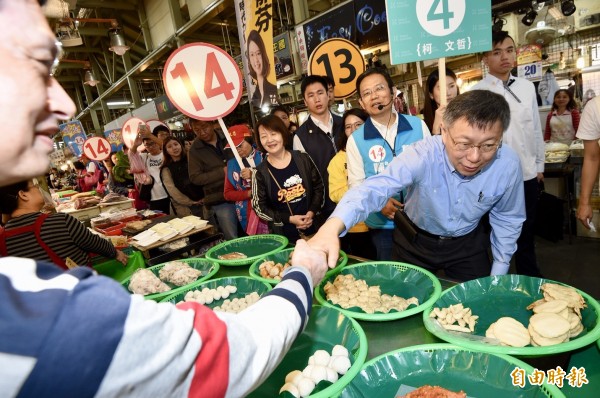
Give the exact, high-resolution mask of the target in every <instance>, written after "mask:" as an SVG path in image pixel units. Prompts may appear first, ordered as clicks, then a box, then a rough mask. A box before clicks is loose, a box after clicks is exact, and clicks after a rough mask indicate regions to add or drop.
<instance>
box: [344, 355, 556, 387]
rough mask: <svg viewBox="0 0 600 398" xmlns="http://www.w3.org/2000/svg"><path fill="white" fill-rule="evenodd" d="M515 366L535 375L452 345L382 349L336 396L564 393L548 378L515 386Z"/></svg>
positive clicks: (508, 360) (513, 362)
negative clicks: (427, 389)
mask: <svg viewBox="0 0 600 398" xmlns="http://www.w3.org/2000/svg"><path fill="white" fill-rule="evenodd" d="M515 369H522V371H523V373H522V374H523V377H524V379H525V380H527V378H528V377H533V376H532V375H533V374H534V369H533V368H532V367H531V366H530V365H528V364H526V363H525V362H523V361H521V360H519V359H516V358H513V357H511V356H508V355H502V354H490V353H486V352H481V351H473V350H469V349H466V348H462V347H457V346H453V345H450V344H424V345H417V346H413V347H406V348H402V349H399V350H395V351H391V352H388V353H385V354H383V355H380V356H378V357H376V358H374V359H372V360H370V361H368V362H367V363H365V364H364V366H363V367H362V369H361V371H360V373H359V374H358V375H357V376H356V377H355V378H354V379H353V380H352V382H350V384H348V385H347V386H346V388H345V389H344V390H343V391H342V393H341V395H340V397H341V398H354V397H390V398H392V397H400V396H406V394H410V393H411V392H413V391H415V390H417V389H418V388H420V387H423V386H439V387H441V388H444V389H447V390H450V391H452V392H453V394H460V392H464V393H465V394H466V395H467V396H468V397H522V398H539V397H545V398H549V397H551V398H563V397H564V394H563V393H562V392H561V391H560V389H559V388H558V387H556V386H555V385H553V384H550V383H548V382H547V381H546V380H542V381H540V384H539V385H536V384H531V383H524V384H523V385H519V384H516V383H515V380H514V379H513V378H512V377H511V372H513V371H514V370H515ZM408 396H409V397H410V396H411V395H408ZM425 396H427V395H425ZM449 396H450V397H455V396H460V395H449ZM440 397H445V395H440Z"/></svg>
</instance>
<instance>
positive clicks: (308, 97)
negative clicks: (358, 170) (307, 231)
mask: <svg viewBox="0 0 600 398" xmlns="http://www.w3.org/2000/svg"><path fill="white" fill-rule="evenodd" d="M300 89H301V92H302V97H303V98H304V103H305V104H306V106H307V108H308V111H309V112H310V116H309V117H308V119H306V121H305V122H304V123H303V124H302V126H300V127H299V128H298V130H296V134H294V150H297V151H303V152H306V153H308V154H309V155H310V157H311V158H312V160H313V161H314V162H315V165H316V166H317V168H318V169H319V172H320V173H321V177H323V185H324V186H325V204H324V205H323V209H321V213H320V214H318V215H317V216H316V217H315V225H316V227H317V228H319V227H320V226H321V225H322V224H323V222H325V220H326V219H327V217H329V215H330V214H331V213H332V212H333V209H335V203H333V202H332V201H331V199H330V198H329V175H328V174H327V166H329V162H330V161H331V159H332V158H333V157H334V156H335V154H336V153H337V148H336V145H335V142H336V140H337V137H338V136H339V135H341V134H344V131H343V129H344V127H343V126H342V118H341V117H339V116H337V115H334V114H332V113H331V112H330V110H329V91H328V88H327V80H326V79H325V78H324V77H323V76H317V75H311V76H307V77H305V78H304V80H302V85H301V88H300Z"/></svg>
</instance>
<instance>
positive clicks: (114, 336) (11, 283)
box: [0, 258, 312, 397]
mask: <svg viewBox="0 0 600 398" xmlns="http://www.w3.org/2000/svg"><path fill="white" fill-rule="evenodd" d="M0 284H1V285H2V286H3V287H4V289H1V290H0V299H2V300H3V305H2V306H0V315H1V319H2V320H3V324H5V325H7V326H4V325H3V327H2V328H0V366H1V367H2V368H3V369H8V368H10V372H7V371H4V370H3V371H2V372H0V390H2V391H3V392H8V394H7V395H8V396H79V397H83V396H96V397H116V396H128V397H162V396H165V397H166V396H169V397H185V396H189V397H224V396H226V397H240V396H245V395H246V394H247V393H248V392H250V391H251V390H252V389H254V388H255V387H256V386H258V385H259V384H260V383H261V382H262V381H264V379H265V378H266V377H267V376H268V375H269V374H270V373H271V372H272V370H273V369H274V368H275V367H276V366H277V365H278V364H279V362H280V361H281V359H282V358H283V356H284V354H285V353H286V352H287V350H288V349H289V348H290V346H291V344H292V342H293V341H294V339H295V338H296V337H297V336H298V334H299V333H300V332H301V330H302V328H303V327H304V325H305V324H306V321H307V316H308V313H309V309H310V305H311V298H310V296H311V294H310V292H312V285H311V280H310V277H309V274H308V272H307V271H306V270H304V269H299V268H297V267H292V268H290V269H289V271H288V272H287V273H286V275H285V276H284V278H283V280H282V282H280V284H279V285H278V286H277V287H275V288H274V289H273V291H272V292H273V293H272V294H269V295H267V296H266V297H264V298H262V299H261V300H259V302H258V303H256V304H254V305H253V306H251V307H249V308H248V309H246V310H245V311H242V312H241V313H239V314H226V313H215V312H213V311H212V310H210V309H209V308H207V307H204V306H201V305H200V304H198V303H183V304H181V305H179V306H173V305H171V304H168V303H161V304H159V303H155V302H152V301H147V300H144V298H143V297H142V296H139V295H129V294H128V293H127V292H126V291H125V290H124V289H123V288H122V286H120V285H119V284H117V283H115V282H114V281H112V280H110V279H108V278H105V277H101V276H93V274H92V271H91V270H89V269H87V268H85V267H80V268H77V269H74V270H71V271H69V272H68V273H61V272H60V270H59V269H58V268H56V267H54V266H50V265H47V266H44V267H42V268H40V267H39V266H38V267H36V263H35V261H33V260H26V259H15V258H6V259H1V260H0Z"/></svg>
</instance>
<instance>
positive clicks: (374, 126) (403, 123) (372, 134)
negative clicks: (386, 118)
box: [365, 110, 412, 140]
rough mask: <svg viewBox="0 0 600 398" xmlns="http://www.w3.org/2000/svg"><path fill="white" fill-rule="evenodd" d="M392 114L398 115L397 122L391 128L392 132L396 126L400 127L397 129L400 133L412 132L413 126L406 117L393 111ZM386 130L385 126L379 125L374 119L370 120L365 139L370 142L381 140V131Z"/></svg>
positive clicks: (367, 123) (366, 123) (368, 120)
mask: <svg viewBox="0 0 600 398" xmlns="http://www.w3.org/2000/svg"><path fill="white" fill-rule="evenodd" d="M392 112H394V115H396V121H395V122H394V124H392V126H390V131H393V130H394V126H398V127H397V129H396V131H397V132H398V133H401V132H403V131H409V130H412V126H411V125H410V123H409V121H408V120H407V119H406V117H404V115H402V114H399V113H397V112H396V111H395V110H392ZM385 128H386V126H385V125H384V124H381V123H377V122H376V121H375V120H373V119H372V118H368V119H367V121H366V122H365V139H366V140H370V139H373V138H380V137H381V133H380V132H379V131H380V130H384V129H385Z"/></svg>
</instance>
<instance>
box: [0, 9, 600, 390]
mask: <svg viewBox="0 0 600 398" xmlns="http://www.w3.org/2000/svg"><path fill="white" fill-rule="evenodd" d="M41 3H43V0H40V1H35V0H0V22H6V24H5V25H7V26H8V25H10V26H11V27H12V28H13V29H10V30H7V32H6V36H5V38H4V39H5V40H4V41H3V42H2V43H0V66H1V67H0V78H1V79H2V81H3V83H4V84H3V91H2V93H0V104H1V105H3V106H0V112H2V114H3V115H4V117H3V120H4V121H5V123H7V124H8V125H7V128H6V129H5V130H4V131H9V132H10V134H11V140H12V143H13V145H10V146H8V145H7V146H4V147H3V148H4V149H3V156H2V157H0V187H1V189H0V207H1V210H2V212H3V213H6V214H8V215H9V219H8V220H7V221H6V225H5V227H3V228H2V229H1V230H0V253H1V254H2V256H3V257H2V258H0V283H1V284H2V286H3V289H2V290H0V300H1V301H2V303H3V305H2V306H0V319H1V320H2V325H3V327H2V328H0V363H2V364H4V365H5V366H3V367H2V370H0V385H2V390H3V392H4V393H5V394H6V395H7V396H16V395H22V396H34V395H41V396H71V395H76V396H94V395H99V396H127V395H132V394H133V395H139V396H156V395H161V396H167V395H168V396H190V395H204V394H210V395H211V396H244V395H246V394H247V393H248V392H250V391H252V390H253V389H254V388H256V386H258V385H259V384H260V383H261V382H262V381H264V380H265V379H266V377H267V376H268V375H269V374H270V373H271V372H272V371H273V370H274V369H275V367H276V366H277V364H278V363H279V362H280V361H281V359H282V358H283V356H284V355H285V353H286V352H287V351H288V350H289V348H290V347H291V345H292V343H293V341H294V340H295V338H296V337H297V336H298V335H299V334H300V333H301V331H302V330H303V328H304V327H305V325H306V323H307V319H308V316H309V315H310V310H311V306H312V301H311V300H312V291H313V289H314V287H315V286H316V285H317V284H318V283H319V282H320V281H321V280H322V279H323V277H324V275H325V272H326V270H327V268H328V267H327V265H329V267H330V268H333V267H335V265H336V262H337V257H338V254H339V248H340V240H339V236H340V235H342V236H343V237H342V245H343V247H344V248H345V249H347V250H348V251H349V252H354V251H356V253H357V254H362V255H364V256H372V258H377V259H392V260H399V261H404V262H408V263H412V264H416V265H418V266H421V267H424V268H426V269H429V270H431V271H434V272H437V271H439V270H440V269H443V270H444V271H445V272H446V275H448V276H450V277H452V278H454V279H456V280H469V279H473V278H477V277H480V276H485V275H489V274H492V275H497V274H505V273H507V272H508V263H509V261H510V259H511V257H512V256H513V254H515V253H516V259H517V271H518V272H519V273H524V274H528V275H539V273H540V270H539V267H538V265H537V263H536V261H535V252H534V250H533V245H532V244H531V240H532V236H533V235H532V233H531V231H530V225H529V223H530V220H531V218H532V217H533V214H534V211H535V205H534V204H532V203H533V198H534V197H535V194H536V192H537V182H538V181H540V180H542V179H543V174H542V173H543V171H544V169H543V165H544V162H543V153H540V148H541V147H542V144H541V143H543V133H542V129H541V123H540V121H539V117H538V114H537V103H536V102H535V92H534V89H533V85H532V84H531V83H529V82H528V81H526V80H524V79H520V78H516V77H514V76H512V75H511V73H510V70H511V69H512V66H513V65H514V61H515V59H514V58H515V44H514V41H513V39H512V38H511V37H510V36H508V35H507V34H506V33H505V32H495V33H494V36H493V49H492V50H491V51H489V52H486V53H485V54H484V56H483V61H484V62H485V63H486V64H487V66H488V68H489V72H490V73H489V75H488V76H487V77H486V78H485V79H484V80H483V81H482V82H481V83H480V84H478V85H477V86H475V87H474V89H473V90H471V91H468V92H466V93H463V94H459V93H458V90H457V89H456V90H454V88H455V86H454V87H450V86H449V87H448V91H449V92H450V94H449V96H448V98H447V99H448V100H449V103H448V104H447V105H446V106H444V105H442V104H441V101H440V100H439V87H438V89H437V91H436V82H434V81H433V78H432V83H431V84H428V88H427V89H428V90H429V93H430V94H431V96H430V100H432V103H431V105H432V106H431V112H430V114H429V116H428V118H429V120H428V121H423V120H421V119H419V118H417V117H414V116H410V115H408V116H407V115H403V114H401V113H399V112H398V111H397V109H396V108H395V102H396V101H395V100H396V98H397V95H396V94H397V93H396V91H397V89H396V88H395V87H394V85H393V82H392V80H391V78H390V76H389V75H388V74H387V72H386V71H385V70H382V69H377V68H371V69H369V70H367V71H366V72H365V73H363V74H362V75H361V76H359V77H358V79H357V82H356V86H357V87H356V88H357V93H358V95H359V102H360V105H361V107H362V109H363V111H348V112H346V113H345V114H344V115H343V117H339V116H338V115H335V114H333V113H332V112H331V110H330V107H331V92H332V91H331V90H332V87H330V86H331V85H330V84H328V82H327V80H326V79H324V78H323V77H320V76H309V77H307V78H306V79H305V80H304V81H303V83H302V86H301V92H302V96H303V98H304V101H305V103H306V105H307V107H308V110H309V114H310V115H309V118H308V119H307V120H306V122H305V123H304V124H302V125H301V126H299V128H298V130H297V131H296V132H295V133H293V132H292V131H291V129H290V127H291V126H290V125H289V124H287V122H289V114H287V121H286V118H285V117H283V115H285V114H286V110H285V109H281V108H279V109H277V110H276V111H274V112H273V114H271V115H269V116H266V117H264V118H262V119H260V120H259V121H258V123H257V125H256V129H255V131H254V132H253V131H252V130H251V129H250V127H249V125H247V124H244V123H236V124H234V125H233V126H231V127H230V131H229V133H230V135H231V139H232V143H233V145H234V146H235V148H232V147H231V146H229V144H228V142H227V140H226V139H225V137H224V136H223V134H222V132H219V131H217V129H215V126H214V125H213V124H212V123H210V122H207V121H201V120H192V121H191V126H192V129H193V131H194V133H195V134H196V139H195V140H194V141H193V143H191V145H190V146H189V148H186V145H185V143H183V142H181V141H179V140H178V139H176V138H174V137H172V136H171V134H170V132H169V131H168V129H166V130H165V129H163V128H160V129H155V130H154V131H152V132H149V131H145V130H144V131H141V132H140V134H139V135H138V136H137V138H136V140H135V142H134V144H133V146H132V147H131V148H130V149H128V148H125V150H124V151H123V152H119V153H115V154H114V156H111V157H110V160H107V161H106V163H105V165H104V166H105V167H106V169H107V170H108V176H106V178H105V179H106V180H107V182H106V183H103V182H102V181H100V179H101V177H100V175H98V174H99V172H98V171H99V164H93V166H92V165H90V163H93V162H86V160H85V159H84V160H83V162H82V163H81V164H77V167H76V169H77V170H78V180H80V181H79V182H78V185H79V189H80V190H82V191H83V190H86V189H95V188H97V187H98V184H100V183H103V185H105V186H107V187H108V189H109V190H114V191H115V192H117V190H120V192H122V193H123V194H124V193H125V192H127V194H130V193H132V192H136V194H137V195H139V198H140V199H141V200H143V201H146V202H148V205H149V206H150V208H151V209H156V210H161V211H163V212H165V213H168V212H171V211H173V213H174V214H177V215H180V214H181V215H183V214H198V215H202V216H203V217H205V218H208V219H209V220H211V222H213V223H214V225H215V226H217V227H218V228H219V230H220V231H221V232H222V233H223V234H224V236H225V237H226V239H232V238H235V237H237V236H239V235H240V234H254V233H264V232H267V231H269V232H276V233H282V234H284V235H286V236H288V237H290V239H291V240H292V241H295V242H296V249H295V250H294V254H293V257H292V259H291V263H292V267H290V268H289V269H288V270H287V271H286V273H285V275H284V277H283V279H282V281H281V282H280V283H279V284H277V286H275V287H274V288H273V289H272V290H271V291H270V292H269V293H268V294H266V295H265V296H264V297H263V298H261V299H260V300H259V302H258V303H256V304H255V305H253V306H252V307H251V308H249V309H247V310H245V311H243V312H242V313H240V314H235V315H234V314H226V313H215V312H213V311H211V310H210V309H209V308H207V307H205V306H202V305H200V304H199V303H196V302H188V303H180V304H178V305H177V306H173V305H171V304H169V303H163V304H158V303H155V302H152V301H145V300H144V299H143V297H141V296H139V295H129V294H128V293H127V292H125V291H124V290H123V289H122V287H121V286H119V284H117V283H116V282H114V281H111V280H110V279H108V278H103V277H98V276H96V275H94V273H93V272H92V270H91V269H89V268H86V267H76V268H75V269H71V270H68V271H65V270H64V269H61V268H59V267H57V265H58V266H62V267H63V268H64V266H65V265H66V266H67V267H68V268H70V267H69V266H68V264H67V261H65V260H66V259H69V260H71V261H72V262H73V263H75V265H85V264H86V262H87V260H88V259H87V257H86V256H85V254H86V253H87V252H89V251H96V252H101V253H103V254H105V255H107V256H112V257H115V258H117V259H119V260H120V261H122V262H125V261H126V256H125V257H124V255H123V254H122V253H120V252H119V251H116V250H114V248H112V247H110V246H109V244H107V243H106V242H101V241H100V240H99V239H100V238H97V237H95V236H91V235H87V234H86V233H87V232H86V231H87V230H86V229H85V228H83V227H82V226H81V225H80V224H79V223H78V222H77V221H76V220H75V221H74V219H72V218H69V216H66V215H62V214H56V215H50V216H48V215H46V214H44V213H41V212H40V208H41V206H42V205H43V203H44V195H43V192H42V191H41V190H40V189H39V188H38V187H37V186H36V184H35V182H34V181H33V180H32V178H34V177H36V176H39V175H42V174H43V173H44V172H46V171H47V169H48V157H47V155H48V153H49V152H50V151H52V149H53V146H52V140H51V139H50V138H49V136H50V135H53V134H55V133H56V132H58V127H57V126H58V123H59V122H60V121H62V120H68V119H69V118H71V117H72V115H73V114H74V112H75V106H74V104H73V102H72V100H71V99H70V98H69V97H68V96H67V94H66V93H65V92H64V90H63V89H62V88H61V87H60V85H59V84H58V82H57V81H56V79H55V78H54V77H53V76H52V74H51V68H52V64H53V61H54V58H55V57H56V55H57V49H56V47H55V46H54V42H55V37H54V34H53V33H52V31H51V30H50V28H49V26H48V24H47V21H46V20H45V17H44V15H43V14H42V11H41V8H40V4H41ZM31 26H35V27H36V29H30V28H31ZM255 55H256V54H255ZM258 55H260V54H258ZM257 65H258V66H261V65H260V63H259V62H258V61H257ZM449 77H450V79H449V80H452V79H453V76H452V74H450V75H449ZM25 83H26V84H25ZM455 83H456V82H455V81H454V84H455ZM449 84H452V82H450V83H449ZM429 86H432V87H431V88H429ZM438 86H439V85H438ZM265 87H266V86H265V85H262V86H261V94H260V98H259V99H260V100H261V102H263V101H264V100H265V98H267V97H268V94H267V90H266V88H265ZM263 90H264V92H263ZM436 92H437V94H436ZM265 94H267V95H265ZM555 98H558V99H557V104H558V105H557V114H558V113H559V112H560V115H563V114H564V113H565V110H564V109H568V102H567V104H566V105H565V104H564V102H565V101H564V96H563V95H562V93H558V92H557V94H556V96H555ZM434 102H435V105H434ZM565 107H566V108H565ZM570 112H571V114H572V115H573V109H571V110H570ZM431 119H433V120H431ZM574 122H575V119H574V118H573V123H574ZM552 124H553V123H552V122H551V123H550V126H552ZM574 124H575V123H574ZM428 125H430V126H431V128H429V127H428ZM532 132H533V134H532ZM599 132H600V99H597V98H596V99H594V100H592V101H590V102H589V103H588V106H587V107H586V110H585V112H584V113H583V115H582V118H581V122H580V124H579V131H578V132H577V136H578V137H580V138H581V139H583V140H585V160H584V166H583V171H582V194H581V197H582V200H581V201H580V205H579V209H578V212H577V216H578V218H579V219H580V220H581V222H582V223H583V224H584V225H585V226H586V227H588V228H589V220H590V218H591V216H592V211H591V206H590V196H591V191H592V187H593V183H594V182H595V180H597V177H598V169H599V165H600V160H599V159H600V149H599V148H600V147H599V146H598V144H597V140H598V138H600V137H599ZM142 145H143V146H144V148H145V150H144V151H143V152H139V151H138V149H139V148H140V147H141V146H142ZM234 150H235V151H237V153H238V154H239V156H240V158H241V159H242V164H241V165H240V164H238V163H237V161H236V160H234V159H232V151H234ZM86 163H87V164H86ZM131 175H133V177H131ZM336 203H337V205H336ZM346 233H348V235H350V237H348V235H346ZM313 234H314V235H313ZM354 234H356V236H354V237H352V235H354ZM311 235H312V237H311ZM344 235H345V236H344ZM32 237H33V238H32ZM25 238H27V239H29V241H28V242H33V241H32V240H31V239H34V240H35V242H36V243H35V246H36V247H35V249H32V248H31V244H28V245H25V244H24V243H23V241H24V239H25ZM302 238H304V239H307V241H305V240H304V239H302ZM367 238H369V239H370V240H371V242H372V243H373V245H372V247H370V248H367V247H366V246H365V245H361V244H360V241H363V242H366V241H367V240H368V239H367ZM367 250H370V251H367ZM490 251H491V253H492V258H491V259H490V257H489V255H488V253H489V252H490ZM6 256H12V257H6ZM61 261H62V262H64V264H63V263H61ZM53 263H54V264H53ZM98 303H104V304H106V305H100V306H99V305H98ZM99 330H100V331H102V333H98V331H99ZM90 336H94V337H93V344H90ZM158 342H160V343H158Z"/></svg>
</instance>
